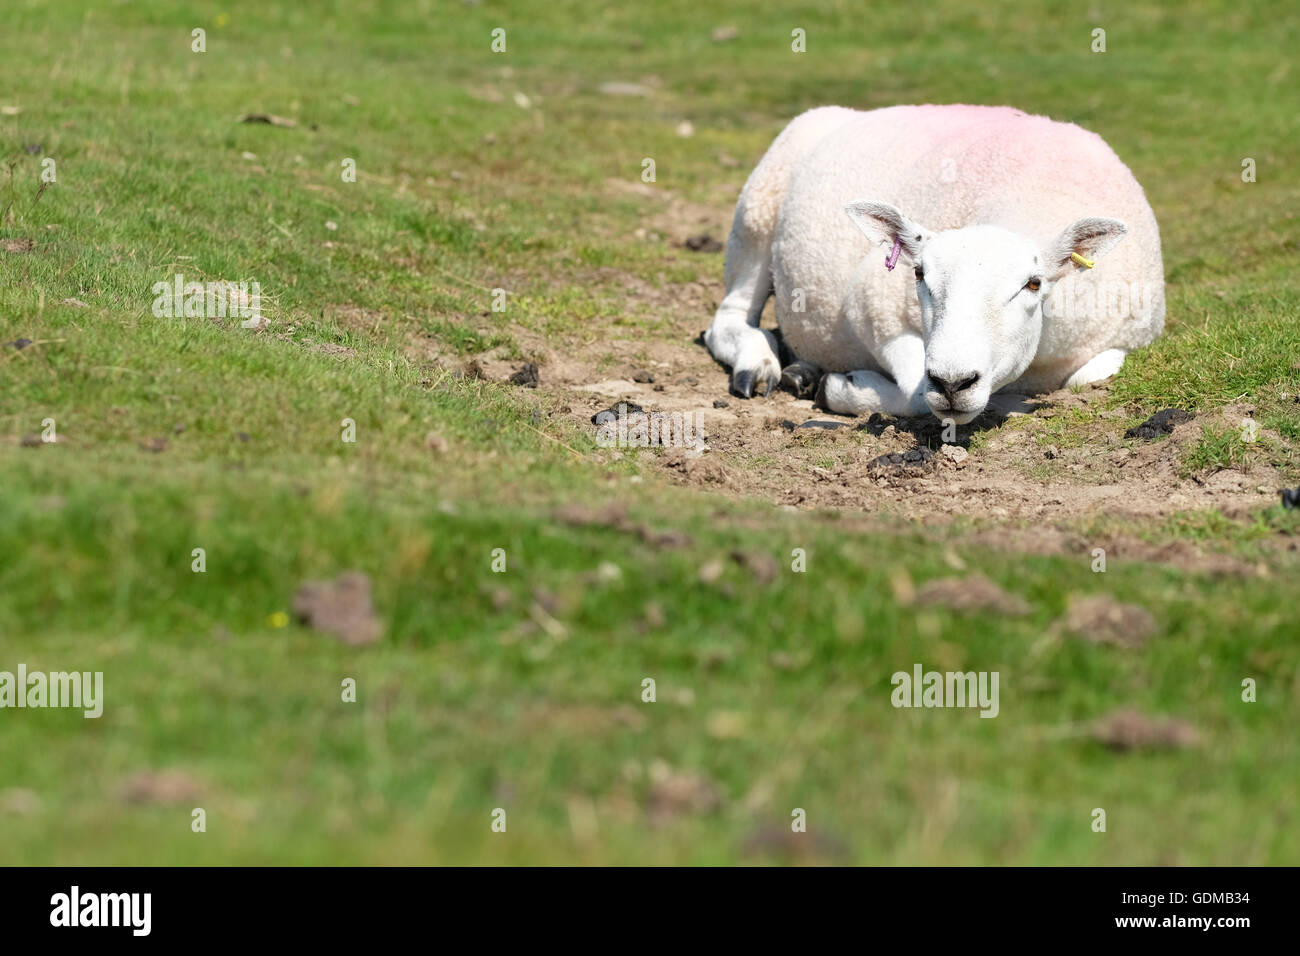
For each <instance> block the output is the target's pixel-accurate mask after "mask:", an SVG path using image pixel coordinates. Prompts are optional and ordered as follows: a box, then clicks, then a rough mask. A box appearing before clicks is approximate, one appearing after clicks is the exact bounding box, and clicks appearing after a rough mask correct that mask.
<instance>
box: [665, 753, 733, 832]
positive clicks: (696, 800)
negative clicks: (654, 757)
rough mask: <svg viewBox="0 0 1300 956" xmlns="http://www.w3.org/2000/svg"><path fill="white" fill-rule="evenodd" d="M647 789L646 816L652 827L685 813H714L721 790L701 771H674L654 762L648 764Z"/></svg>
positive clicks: (718, 806) (720, 798) (720, 797)
mask: <svg viewBox="0 0 1300 956" xmlns="http://www.w3.org/2000/svg"><path fill="white" fill-rule="evenodd" d="M650 778H651V783H650V791H649V793H648V794H647V796H646V815H647V816H648V817H649V818H650V822H651V823H652V824H654V825H656V826H663V825H664V824H667V823H671V822H672V821H673V820H674V819H676V818H677V817H680V816H683V815H685V814H691V815H697V816H698V815H703V814H709V813H715V812H717V810H718V809H719V808H721V806H722V791H721V789H719V787H718V785H717V784H716V783H714V782H713V781H712V780H710V779H709V778H708V777H706V776H705V775H704V774H702V773H696V772H694V771H688V770H674V769H673V768H671V767H669V766H668V765H667V764H665V763H662V762H656V763H655V764H653V765H651V767H650Z"/></svg>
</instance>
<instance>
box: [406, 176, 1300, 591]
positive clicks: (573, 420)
mask: <svg viewBox="0 0 1300 956" xmlns="http://www.w3.org/2000/svg"><path fill="white" fill-rule="evenodd" d="M736 185H737V189H738V188H739V183H737V184H736ZM639 186H640V184H636V185H634V186H631V187H629V186H627V185H625V184H611V190H615V189H617V190H618V191H621V192H627V191H629V190H635V191H637V192H638V193H640V192H644V193H645V194H646V195H647V196H650V195H654V196H655V197H656V198H655V200H654V202H656V203H658V204H659V205H658V206H657V207H656V208H655V209H654V210H651V211H650V214H649V215H647V217H646V220H645V221H646V228H647V229H650V230H653V231H655V232H656V233H658V234H660V235H662V236H663V237H664V238H666V239H667V240H668V242H669V245H670V252H669V253H668V255H670V256H671V257H672V259H673V262H674V264H676V265H680V264H682V263H683V262H688V263H691V262H697V263H698V265H699V269H698V273H697V278H696V280H695V281H694V282H685V283H681V282H676V283H672V282H668V281H662V282H660V283H658V284H657V285H656V284H652V283H649V282H647V281H645V280H644V279H642V278H640V277H637V276H633V275H631V274H627V273H621V272H618V271H617V270H614V269H611V268H601V269H593V270H591V274H590V276H588V277H585V278H586V279H587V280H589V281H590V282H592V283H598V284H602V285H611V286H613V287H615V288H617V289H618V290H619V291H620V292H621V293H622V294H624V295H625V296H626V297H627V299H628V302H629V309H628V311H629V313H630V314H638V313H640V314H643V315H646V316H650V317H652V318H653V319H654V320H655V322H656V323H658V327H657V328H656V329H655V331H654V332H653V333H646V332H644V331H641V330H639V329H638V327H637V326H636V325H635V324H631V323H621V322H613V321H611V322H609V323H608V324H607V325H606V326H605V327H604V328H597V329H592V328H584V329H583V331H582V336H581V341H579V342H575V341H563V342H549V341H547V340H545V339H544V338H542V337H541V336H539V335H537V334H536V333H533V332H531V331H530V330H528V329H525V328H516V329H513V330H512V332H513V334H514V336H515V338H516V340H517V341H518V342H519V344H520V346H521V348H522V350H523V352H524V353H525V354H526V355H527V356H528V358H529V359H530V360H533V361H536V362H537V363H538V366H539V369H540V375H539V382H538V384H537V386H536V388H537V398H538V399H539V401H540V403H541V407H542V409H543V410H544V411H545V412H547V413H548V414H549V415H550V417H551V419H552V420H554V421H557V422H561V421H562V422H564V423H565V425H566V426H571V427H573V428H576V429H579V430H585V431H588V432H591V431H592V430H593V429H594V427H595V426H594V425H593V424H592V422H593V416H595V415H596V414H597V413H598V412H600V411H602V410H605V409H609V408H611V406H617V404H618V403H619V402H627V403H629V405H632V404H635V405H639V406H641V407H642V408H643V409H644V410H645V411H646V412H648V413H656V412H661V413H675V412H680V413H688V414H691V415H693V416H697V417H696V418H695V419H694V421H696V422H698V423H700V425H701V427H702V429H703V433H704V436H705V440H706V444H707V451H705V452H704V453H703V454H702V455H698V454H694V453H690V452H689V451H687V450H684V449H681V448H669V449H644V448H627V449H622V450H618V449H602V450H601V452H600V454H604V455H609V456H613V457H618V456H620V455H624V454H631V455H636V456H638V458H641V459H643V460H645V461H646V462H649V463H652V465H653V466H655V467H659V468H661V469H662V470H663V472H664V473H665V474H666V475H667V476H668V477H669V478H670V479H671V480H673V481H675V482H678V483H681V484H685V485H692V486H697V487H701V488H705V489H711V490H716V491H723V492H725V493H726V494H727V495H728V496H729V497H749V498H756V499H761V500H764V501H767V502H770V503H773V504H775V505H778V506H784V507H787V508H793V509H797V510H804V509H833V510H834V511H836V512H837V518H839V519H844V518H852V517H854V516H861V517H869V516H888V517H894V518H904V519H912V520H914V521H922V522H925V523H945V522H947V523H951V522H952V521H954V520H956V519H971V518H974V519H977V520H978V519H989V520H990V521H992V522H993V523H996V524H997V525H999V527H998V528H996V529H994V530H993V531H991V532H990V533H991V534H992V535H993V537H995V538H996V540H997V543H998V546H1000V547H1007V546H1008V543H1009V541H1010V539H1011V538H1016V539H1017V540H1019V542H1020V545H1021V546H1023V549H1024V550H1031V551H1040V552H1072V551H1079V550H1082V549H1086V550H1090V549H1091V548H1094V547H1099V546H1100V547H1106V546H1107V544H1109V545H1110V547H1111V548H1115V549H1118V550H1120V551H1122V552H1124V553H1125V554H1127V555H1128V556H1130V557H1137V558H1144V559H1151V560H1177V561H1179V562H1180V563H1184V562H1195V563H1199V564H1200V565H1201V566H1202V569H1203V570H1207V571H1211V572H1224V573H1234V572H1241V571H1243V567H1242V566H1241V565H1240V564H1239V563H1238V562H1234V561H1232V560H1229V559H1220V558H1219V557H1217V556H1214V555H1208V556H1207V555H1205V554H1203V553H1202V552H1201V550H1200V549H1199V548H1197V547H1196V546H1195V545H1193V544H1191V543H1189V542H1176V543H1174V544H1172V545H1167V546H1165V547H1163V548H1157V547H1155V546H1152V545H1148V544H1145V543H1143V542H1142V541H1140V540H1139V534H1140V525H1142V524H1150V523H1151V522H1153V520H1155V519H1161V518H1166V517H1169V516H1171V515H1174V514H1177V513H1180V512H1193V511H1215V512H1219V513H1221V514H1223V515H1226V516H1228V517H1229V518H1242V517H1244V516H1247V515H1249V514H1250V513H1252V512H1256V511H1259V510H1261V509H1263V508H1266V507H1269V506H1271V505H1273V504H1276V503H1277V501H1278V491H1279V489H1281V488H1282V487H1283V486H1284V485H1285V484H1286V482H1285V480H1284V477H1283V475H1282V474H1281V473H1280V472H1279V470H1278V469H1277V468H1276V467H1274V466H1273V465H1272V464H1270V463H1268V462H1267V461H1265V460H1262V459H1263V457H1264V456H1262V455H1256V456H1253V458H1254V459H1255V460H1253V461H1252V463H1251V464H1250V465H1249V466H1247V467H1246V468H1244V469H1243V468H1231V469H1225V470H1220V471H1206V472H1201V473H1189V471H1188V469H1187V467H1186V466H1185V464H1184V461H1185V459H1186V457H1187V455H1188V453H1189V452H1190V451H1191V449H1192V448H1194V447H1195V446H1196V445H1197V443H1198V442H1199V439H1200V437H1201V434H1202V430H1203V429H1206V428H1213V429H1222V428H1223V427H1225V426H1232V427H1239V425H1240V422H1241V421H1242V420H1243V418H1245V417H1247V416H1248V415H1250V414H1251V412H1252V409H1251V407H1250V406H1249V405H1248V404H1241V403H1237V404H1233V405H1229V406H1226V407H1223V408H1220V409H1216V410H1212V411H1209V412H1205V411H1203V412H1201V413H1200V414H1198V415H1195V416H1189V415H1187V414H1184V413H1181V412H1180V413H1170V414H1166V415H1163V416H1159V417H1158V418H1157V419H1156V420H1155V421H1154V422H1148V423H1146V424H1147V425H1148V426H1152V427H1147V428H1145V429H1144V430H1142V431H1141V432H1135V433H1134V435H1133V436H1129V435H1126V432H1127V431H1128V430H1129V426H1130V425H1131V424H1132V423H1133V421H1134V420H1135V419H1137V418H1139V417H1140V416H1145V415H1148V414H1150V413H1151V412H1152V411H1153V409H1149V408H1143V409H1137V408H1134V409H1120V408H1110V409H1108V410H1106V411H1103V412H1101V414H1100V416H1099V417H1096V418H1090V419H1089V420H1088V421H1087V422H1086V423H1085V424H1078V423H1076V422H1075V421H1074V420H1073V418H1072V417H1071V416H1070V415H1069V413H1070V410H1071V409H1075V408H1079V407H1082V406H1102V405H1104V403H1105V399H1106V397H1107V394H1108V392H1109V384H1108V383H1101V384H1100V385H1096V386H1092V387H1089V388H1087V389H1084V390H1081V391H1069V390H1060V391H1057V392H1053V393H1051V394H1047V395H1038V396H1033V397H1026V396H1014V395H995V396H994V401H993V403H992V404H991V405H990V408H989V409H988V410H987V411H986V412H985V413H984V414H983V415H982V416H980V417H979V418H978V419H976V420H975V421H974V422H972V423H970V424H969V425H965V426H960V427H958V428H957V429H956V434H955V435H952V434H949V435H944V434H943V426H942V424H941V423H940V422H939V421H938V420H937V419H934V418H933V417H929V418H925V419H901V418H892V417H888V416H879V415H876V416H872V417H871V418H870V419H866V420H864V419H861V418H851V417H845V416H840V415H836V414H833V413H830V412H826V411H823V410H820V409H815V408H814V407H813V402H812V401H810V400H807V399H800V398H796V397H795V396H794V395H793V394H791V393H789V392H786V391H779V390H778V391H776V392H775V393H773V394H772V395H770V396H766V397H760V398H753V399H748V400H746V399H742V398H737V397H736V396H735V395H732V394H730V393H729V387H728V386H729V376H728V372H727V370H726V369H725V368H724V367H723V366H721V365H720V364H718V363H717V362H715V361H714V360H713V358H712V357H711V356H710V355H709V353H708V351H707V350H706V349H705V347H704V345H703V343H702V340H701V338H700V336H701V333H702V332H703V330H704V329H705V328H706V327H707V325H708V323H709V322H710V321H711V319H712V316H713V312H714V310H715V309H716V308H717V305H718V301H719V299H720V298H721V296H722V294H723V284H722V271H723V261H724V260H723V254H721V253H718V252H708V251H698V252H696V251H689V250H688V249H687V248H686V245H687V241H688V240H693V239H694V238H695V237H698V236H701V235H709V236H715V237H717V236H726V235H727V233H728V231H729V224H730V216H731V210H730V207H729V205H728V204H729V203H730V202H732V201H734V194H733V196H732V198H730V199H728V200H727V202H726V203H723V202H719V203H718V204H717V205H716V206H714V205H701V204H699V203H694V202H688V201H685V200H683V199H680V198H679V197H677V196H675V195H673V194H672V193H671V192H670V191H666V190H658V189H655V188H653V187H649V186H646V187H644V188H643V189H639V188H638V187H639ZM691 244H692V245H695V244H698V243H694V242H692V243H691ZM709 248H711V246H710V245H709V244H704V246H703V247H702V249H709ZM770 313H771V304H770V303H769V306H768V313H767V314H766V315H765V318H764V322H763V324H764V326H765V327H768V328H772V327H774V325H773V322H772V320H771V314H770ZM422 357H424V358H426V359H427V358H428V355H427V353H426V354H425V355H424V356H422ZM439 361H440V363H442V364H449V363H452V362H459V365H458V366H457V365H451V366H450V367H453V368H457V370H459V371H461V372H462V373H464V374H469V373H466V369H467V368H469V365H470V364H472V365H473V368H472V370H470V371H471V373H472V374H479V375H482V376H483V377H485V378H487V379H490V380H494V381H508V380H509V379H510V377H511V375H513V374H515V373H516V372H517V371H518V369H519V364H520V363H519V359H518V357H517V356H516V357H515V358H513V359H511V358H509V357H507V356H504V355H502V356H499V357H498V356H495V355H494V354H493V353H490V352H489V353H485V354H483V355H479V356H476V357H475V358H474V359H473V360H472V362H467V361H466V360H464V359H459V360H458V359H454V358H453V357H451V356H441V357H440V358H439ZM1260 435H1261V436H1265V435H1267V433H1266V432H1265V430H1263V429H1260ZM1268 437H1271V438H1273V439H1274V440H1276V441H1279V442H1280V441H1282V440H1281V439H1280V438H1279V437H1278V436H1275V435H1272V436H1268ZM945 439H946V440H945ZM1099 515H1104V516H1107V517H1111V518H1119V519H1131V520H1132V521H1133V523H1134V526H1135V533H1134V535H1133V536H1131V537H1128V536H1124V537H1115V536H1112V537H1111V538H1110V539H1108V540H1107V541H1106V542H1105V543H1103V544H1098V540H1099V538H1100V537H1104V536H1099V535H1098V534H1095V533H1090V534H1089V538H1088V541H1087V542H1084V541H1082V540H1081V539H1079V538H1078V537H1077V536H1074V535H1072V534H1071V533H1070V531H1069V529H1070V528H1072V527H1078V526H1079V524H1080V523H1081V522H1082V521H1084V520H1086V519H1088V518H1091V517H1093V516H1099ZM895 524H896V522H895ZM1017 526H1018V527H1019V530H1017ZM1022 532H1024V533H1022ZM1011 546H1013V547H1016V545H1014V544H1012V545H1011ZM1283 547H1290V548H1291V549H1292V550H1295V541H1294V540H1291V541H1290V542H1289V543H1284V544H1283ZM1085 553H1086V551H1085ZM1111 553H1113V552H1111V551H1110V549H1109V548H1108V554H1111ZM1244 570H1245V571H1247V572H1248V571H1250V570H1252V569H1250V568H1245V569H1244Z"/></svg>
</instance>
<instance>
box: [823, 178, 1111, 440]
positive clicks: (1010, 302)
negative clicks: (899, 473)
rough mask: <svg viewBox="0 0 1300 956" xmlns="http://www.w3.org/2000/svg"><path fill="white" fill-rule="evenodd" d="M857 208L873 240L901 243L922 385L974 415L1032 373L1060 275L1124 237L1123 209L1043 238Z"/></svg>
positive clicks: (966, 415) (946, 412)
mask: <svg viewBox="0 0 1300 956" xmlns="http://www.w3.org/2000/svg"><path fill="white" fill-rule="evenodd" d="M846 211H847V212H848V214H849V217H850V218H851V219H853V221H854V222H855V223H857V225H858V227H859V228H861V229H862V231H863V232H864V233H866V235H867V237H868V238H870V239H872V240H873V241H877V242H880V243H882V244H885V245H888V246H890V247H892V246H893V245H894V243H895V242H897V244H898V253H899V258H900V259H901V260H902V262H900V263H898V267H899V268H906V269H908V270H909V271H911V272H912V273H913V274H914V276H915V279H916V295H917V299H918V300H919V301H920V304H921V333H922V338H923V339H924V341H925V369H924V370H923V375H922V377H921V381H920V388H921V390H922V392H923V394H924V396H925V402H926V404H927V405H929V406H930V410H931V411H932V412H934V414H935V415H936V416H937V417H938V418H940V419H948V418H951V419H952V420H953V421H955V422H957V423H958V424H965V423H966V422H969V421H970V420H971V419H973V418H975V417H976V416H978V415H979V414H980V412H982V411H983V410H984V407H985V406H986V405H987V404H988V401H989V396H990V395H992V394H993V393H994V392H996V391H997V390H998V389H1000V388H1002V387H1004V386H1006V385H1010V384H1011V383H1012V382H1014V381H1015V380H1016V379H1018V378H1020V376H1021V375H1023V374H1024V372H1025V369H1027V368H1028V367H1029V365H1030V363H1031V362H1033V360H1034V355H1035V353H1036V352H1037V351H1038V339H1039V336H1040V335H1041V334H1042V331H1043V302H1044V301H1046V299H1047V297H1048V295H1049V294H1050V293H1051V291H1052V285H1053V284H1054V283H1055V282H1056V281H1057V280H1058V279H1060V278H1061V277H1062V276H1064V275H1066V274H1067V273H1068V272H1069V271H1070V270H1072V269H1074V268H1079V267H1080V266H1079V264H1078V260H1076V259H1074V258H1073V256H1074V254H1076V253H1077V254H1078V255H1080V256H1082V257H1084V259H1085V260H1087V261H1091V262H1095V261H1096V260H1097V259H1099V258H1100V257H1101V256H1102V255H1104V254H1105V253H1106V252H1107V251H1109V249H1110V248H1111V247H1112V246H1114V245H1115V243H1117V242H1119V240H1120V239H1122V238H1123V236H1124V233H1125V232H1126V231H1127V227H1126V226H1125V225H1124V224H1123V223H1122V222H1120V221H1119V220H1116V219H1080V220H1078V221H1077V222H1075V223H1073V224H1071V225H1070V226H1068V227H1067V228H1066V229H1065V230H1064V231H1063V232H1062V233H1061V234H1060V235H1059V236H1057V237H1056V238H1055V239H1054V240H1052V241H1051V242H1050V243H1048V244H1047V246H1045V247H1044V246H1040V245H1039V244H1038V243H1037V242H1035V241H1034V240H1033V239H1030V238H1028V237H1027V236H1023V235H1021V234H1019V233H1016V232H1012V231H1011V230H1008V229H1004V228H1001V227H1000V226H987V225H981V226H966V227H964V228H961V229H950V230H946V231H943V232H937V233H936V232H931V231H930V230H928V229H926V228H925V227H924V226H921V225H918V224H917V223H915V222H913V221H912V220H910V219H908V218H907V217H906V216H904V215H903V214H902V213H900V212H899V211H898V210H897V209H895V208H894V207H893V206H891V205H889V204H887V203H877V202H870V201H863V202H855V203H851V204H850V205H849V206H848V207H846Z"/></svg>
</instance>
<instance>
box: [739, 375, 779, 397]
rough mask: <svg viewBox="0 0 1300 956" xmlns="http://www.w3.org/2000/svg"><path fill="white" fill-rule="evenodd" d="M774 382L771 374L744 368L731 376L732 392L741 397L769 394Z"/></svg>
mask: <svg viewBox="0 0 1300 956" xmlns="http://www.w3.org/2000/svg"><path fill="white" fill-rule="evenodd" d="M773 384H774V382H773V381H772V378H771V376H768V375H761V374H759V373H758V372H752V371H750V370H748V369H742V370H740V371H738V372H736V373H735V374H734V375H733V376H732V377H731V392H732V394H733V395H738V396H739V397H741V398H753V397H754V396H755V395H767V394H769V393H770V392H771V391H772V386H773Z"/></svg>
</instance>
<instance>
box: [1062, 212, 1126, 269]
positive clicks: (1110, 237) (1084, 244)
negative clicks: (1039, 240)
mask: <svg viewBox="0 0 1300 956" xmlns="http://www.w3.org/2000/svg"><path fill="white" fill-rule="evenodd" d="M1127 232H1128V226H1126V225H1124V223H1122V222H1120V221H1119V220H1118V219H1080V220H1078V221H1077V222H1073V223H1071V224H1070V225H1069V226H1066V228H1065V231H1064V232H1062V233H1061V234H1060V235H1059V236H1057V237H1056V238H1055V239H1053V240H1052V241H1051V242H1050V243H1049V244H1048V246H1047V249H1046V251H1045V254H1046V256H1047V270H1048V273H1049V275H1050V276H1051V278H1054V279H1059V278H1060V277H1061V276H1063V275H1065V274H1066V273H1067V272H1069V271H1070V270H1071V269H1075V268H1079V269H1086V268H1091V266H1089V265H1087V263H1083V262H1079V261H1078V260H1076V259H1074V258H1073V256H1074V255H1075V254H1076V253H1077V254H1078V255H1079V256H1081V257H1082V258H1084V259H1086V260H1087V261H1088V262H1091V263H1096V262H1097V260H1098V259H1100V258H1101V257H1102V256H1104V255H1105V254H1106V253H1108V252H1110V250H1111V249H1113V248H1114V247H1115V244H1116V243H1117V242H1119V241H1120V240H1121V239H1123V238H1124V234H1125V233H1127Z"/></svg>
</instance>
